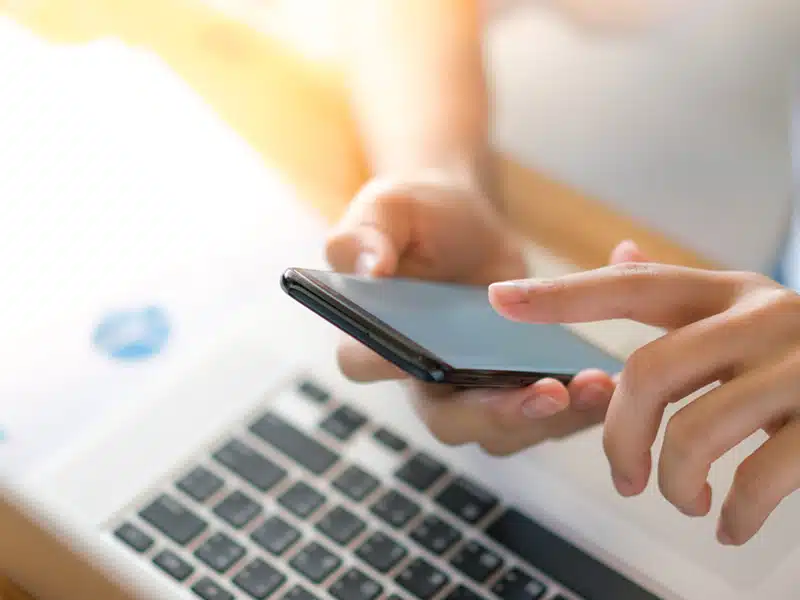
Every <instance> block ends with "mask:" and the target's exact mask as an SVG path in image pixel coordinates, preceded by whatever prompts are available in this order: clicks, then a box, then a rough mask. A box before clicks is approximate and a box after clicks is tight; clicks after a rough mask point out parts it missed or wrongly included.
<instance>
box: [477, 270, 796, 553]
mask: <svg viewBox="0 0 800 600" xmlns="http://www.w3.org/2000/svg"><path fill="white" fill-rule="evenodd" d="M490 299H491V302H492V304H493V306H494V307H495V309H496V310H497V311H498V312H500V313H501V314H502V315H504V316H505V317H507V318H509V319H513V320H517V321H526V322H537V323H576V322H588V321H599V320H606V319H632V320H634V321H638V322H641V323H646V324H649V325H655V326H658V327H664V328H666V329H667V330H668V332H667V333H666V335H664V336H662V337H661V338H659V339H657V340H655V341H654V342H651V343H649V344H647V345H645V346H643V347H642V348H640V349H639V350H637V351H636V352H634V353H633V354H632V355H631V356H630V357H629V358H628V360H627V361H626V363H625V367H624V369H623V372H622V374H621V377H620V382H619V385H618V387H617V389H616V391H615V392H614V395H613V397H612V399H611V404H610V406H609V409H608V413H607V416H606V420H605V428H604V437H603V442H604V447H605V451H606V455H607V456H608V460H609V462H610V464H611V472H612V477H613V479H614V484H615V486H616V488H617V490H618V491H619V493H620V494H622V495H624V496H633V495H636V494H639V493H641V492H642V491H643V490H644V488H645V487H646V486H647V482H648V479H649V476H650V471H651V447H652V445H653V443H654V442H655V438H656V435H657V433H658V430H659V427H660V424H661V421H662V419H663V418H664V410H665V408H666V407H667V406H668V405H669V404H670V403H673V402H677V401H679V400H681V399H683V398H685V397H686V396H688V395H690V394H692V393H694V392H697V391H698V390H701V389H702V388H704V387H706V386H708V385H709V384H713V383H715V382H720V383H721V385H719V386H717V387H714V388H712V389H711V390H710V391H708V392H706V393H705V394H703V395H701V396H699V397H698V398H696V399H695V400H694V401H692V402H690V403H688V404H687V405H686V406H685V407H683V408H681V409H680V410H679V411H678V412H677V413H675V414H674V415H673V416H672V417H671V418H670V420H669V423H668V424H667V428H666V433H665V438H664V444H663V447H662V450H661V456H660V460H659V464H658V484H659V487H660V490H661V492H662V493H663V495H664V496H665V497H666V498H667V500H669V501H670V502H671V503H672V504H673V505H675V506H676V507H677V508H678V509H679V510H681V511H682V512H683V513H685V514H686V515H689V516H703V515H706V514H708V512H709V511H710V508H711V487H710V485H709V484H708V482H707V478H708V474H709V470H710V467H711V465H712V463H713V462H714V461H716V460H717V459H719V458H720V457H721V456H722V455H724V454H725V453H727V452H728V451H730V450H731V449H732V448H734V447H735V446H737V445H738V444H739V443H740V442H741V441H743V440H745V439H746V438H748V437H749V436H750V435H752V434H753V433H755V432H757V431H758V430H759V429H763V430H765V431H766V432H767V433H768V434H769V436H770V438H769V439H768V440H767V441H766V442H765V443H764V444H763V445H762V446H761V447H760V448H759V449H758V450H757V451H756V452H754V453H753V454H752V455H751V456H749V457H748V458H747V459H745V460H744V461H743V462H742V463H741V464H740V465H739V467H738V469H737V471H736V475H735V478H734V481H733V485H732V487H731V489H730V490H729V491H728V495H727V498H726V500H725V502H724V504H723V508H722V513H721V515H720V519H719V524H718V529H717V538H718V540H719V541H720V542H721V543H723V544H733V545H739V544H743V543H744V542H746V541H748V540H749V539H750V538H751V537H752V536H753V535H755V534H756V532H758V530H759V529H760V528H761V526H762V525H763V523H764V522H765V520H766V519H767V517H768V516H769V515H770V513H772V511H773V510H774V509H775V508H776V507H777V505H778V504H779V503H780V502H781V501H782V500H783V499H784V498H785V497H786V496H788V495H789V494H791V493H792V492H794V491H795V490H797V489H798V488H800V296H798V294H796V293H794V292H792V291H790V290H789V289H787V288H784V287H782V286H780V285H778V284H777V283H775V282H774V281H772V280H770V279H768V278H766V277H764V276H761V275H757V274H754V273H741V272H725V271H705V270H698V269H690V268H685V267H678V266H672V265H663V264H652V263H640V262H623V263H620V264H616V265H612V266H610V267H605V268H601V269H597V270H594V271H587V272H583V273H576V274H571V275H567V276H565V277H560V278H557V279H554V280H548V281H542V280H523V281H514V282H503V283H498V284H495V285H493V286H492V287H491V288H490Z"/></svg>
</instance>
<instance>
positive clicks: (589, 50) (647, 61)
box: [487, 0, 800, 271]
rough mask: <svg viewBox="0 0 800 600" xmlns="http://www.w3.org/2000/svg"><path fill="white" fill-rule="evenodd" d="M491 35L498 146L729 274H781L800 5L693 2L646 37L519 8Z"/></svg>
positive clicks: (783, 0) (523, 4)
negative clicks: (777, 267)
mask: <svg viewBox="0 0 800 600" xmlns="http://www.w3.org/2000/svg"><path fill="white" fill-rule="evenodd" d="M513 5H514V7H513V9H510V10H507V11H506V12H504V13H503V14H502V15H500V16H498V18H497V19H496V20H495V21H494V22H493V24H492V26H491V27H490V32H489V38H488V44H487V48H488V51H489V66H490V70H491V72H492V76H493V83H494V88H495V111H496V115H495V122H494V125H495V128H494V141H495V143H496V144H497V145H498V146H499V147H500V148H502V149H503V150H505V151H507V152H510V153H511V154H512V155H514V156H515V157H517V158H518V159H519V160H521V161H522V162H523V163H525V164H526V165H529V166H533V167H536V168H540V169H544V170H545V171H546V172H548V173H550V174H551V175H553V176H555V177H556V178H558V179H561V180H563V181H566V182H568V183H570V184H572V185H573V186H576V187H577V188H578V189H580V190H582V191H585V192H588V193H590V194H592V195H593V196H595V197H597V198H599V199H601V200H602V201H604V202H606V203H607V204H609V205H610V206H613V207H615V208H617V209H619V210H621V211H623V212H625V213H627V214H629V215H631V216H633V217H634V218H637V219H640V220H641V221H642V222H644V223H646V224H647V225H650V226H652V227H654V228H656V229H658V230H661V231H662V232H665V233H666V234H668V235H669V236H671V237H673V239H676V240H679V241H681V242H683V243H684V244H686V245H687V246H688V247H690V248H693V249H695V250H696V251H698V252H700V253H701V254H704V255H706V256H708V257H711V258H713V259H716V260H718V261H721V262H722V263H723V264H726V265H731V266H734V267H736V268H748V269H756V270H760V269H765V270H768V271H769V270H771V268H772V261H773V260H774V258H775V256H776V253H777V252H778V249H779V247H780V244H781V241H782V237H783V234H784V233H785V231H786V229H787V219H786V216H787V215H788V214H789V199H790V168H789V140H788V137H789V136H788V130H789V113H790V110H789V106H790V102H791V95H790V93H789V88H788V81H789V73H790V67H791V66H792V63H794V64H797V60H798V58H800V55H798V53H797V47H798V45H799V44H800V3H798V2H796V1H795V0H726V1H709V0H704V1H702V2H701V1H698V2H693V3H689V5H690V6H691V7H693V8H692V9H691V10H687V11H686V13H685V16H684V17H683V18H682V19H678V20H676V21H675V22H674V23H672V24H671V26H670V27H669V28H666V29H664V30H661V31H659V30H653V31H650V32H648V33H644V34H641V35H635V34H632V35H629V36H624V35H616V36H614V35H601V34H599V33H592V32H587V31H585V30H578V29H576V28H575V27H573V26H571V25H570V24H569V23H567V22H565V21H564V20H563V19H559V18H557V17H555V16H553V15H552V14H551V13H549V12H547V11H545V10H542V9H540V8H538V7H537V6H536V2H529V1H525V0H519V1H515V2H513Z"/></svg>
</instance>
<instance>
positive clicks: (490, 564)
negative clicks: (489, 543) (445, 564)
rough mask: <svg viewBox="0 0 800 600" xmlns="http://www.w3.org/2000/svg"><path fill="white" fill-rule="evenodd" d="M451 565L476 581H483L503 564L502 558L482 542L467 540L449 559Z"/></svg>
mask: <svg viewBox="0 0 800 600" xmlns="http://www.w3.org/2000/svg"><path fill="white" fill-rule="evenodd" d="M450 562H451V563H452V565H453V566H454V567H455V568H456V569H458V570H459V571H461V572H462V573H464V575H466V576H467V577H470V578H471V579H473V580H474V581H477V582H478V583H484V582H485V581H486V580H487V579H489V577H491V576H492V575H494V573H496V572H497V570H498V569H499V568H500V567H502V566H503V560H502V559H501V558H500V557H499V556H498V555H497V553H495V552H492V551H491V550H489V549H488V548H487V547H486V546H484V545H483V544H479V543H478V542H468V543H466V544H464V546H462V547H461V548H459V550H458V552H456V554H455V556H453V558H452V559H451V560H450Z"/></svg>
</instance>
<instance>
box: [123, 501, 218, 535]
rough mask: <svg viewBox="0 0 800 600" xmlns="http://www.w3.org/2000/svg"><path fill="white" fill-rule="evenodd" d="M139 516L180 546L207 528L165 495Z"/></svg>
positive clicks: (203, 522)
mask: <svg viewBox="0 0 800 600" xmlns="http://www.w3.org/2000/svg"><path fill="white" fill-rule="evenodd" d="M139 516H141V517H142V519H144V520H145V521H147V522H148V523H150V525H152V526H153V527H155V528H156V529H158V530H159V531H160V532H161V533H163V534H164V535H165V536H167V537H168V538H169V539H171V540H172V541H173V542H175V543H176V544H180V545H181V546H184V545H186V544H188V543H189V542H191V541H192V540H193V539H194V538H196V537H197V536H198V535H200V534H201V533H202V532H203V531H204V530H205V528H206V527H207V524H206V522H205V521H203V520H202V519H201V518H200V517H198V516H197V515H195V514H194V513H193V512H192V511H190V510H189V509H188V508H186V507H185V506H184V505H183V504H181V503H180V502H178V501H177V500H174V499H173V498H172V497H170V496H167V495H166V494H162V495H161V496H159V497H158V498H157V499H156V500H155V501H154V502H153V503H152V504H150V506H148V507H147V508H145V509H144V510H142V511H141V512H140V513H139Z"/></svg>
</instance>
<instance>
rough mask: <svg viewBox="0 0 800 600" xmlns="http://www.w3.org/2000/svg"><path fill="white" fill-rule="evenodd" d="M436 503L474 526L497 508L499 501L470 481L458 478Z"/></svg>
mask: <svg viewBox="0 0 800 600" xmlns="http://www.w3.org/2000/svg"><path fill="white" fill-rule="evenodd" d="M436 502H437V503H438V504H439V505H440V506H442V507H443V508H445V509H447V510H448V511H450V512H451V513H453V514H454V515H455V516H457V517H458V518H459V519H461V520H463V521H465V522H467V523H469V524H470V525H474V524H475V523H477V522H478V521H480V520H481V519H483V518H484V517H485V516H486V515H488V514H489V513H490V512H491V511H492V509H494V507H495V506H497V504H498V499H497V497H496V496H494V495H493V494H490V493H489V492H487V491H486V490H485V489H483V488H482V487H481V486H479V485H477V484H475V483H473V482H471V481H469V480H468V479H465V478H464V477H456V478H455V479H453V481H451V482H450V483H449V484H447V487H445V488H444V489H443V490H442V491H441V492H440V493H439V495H438V496H437V497H436Z"/></svg>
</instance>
